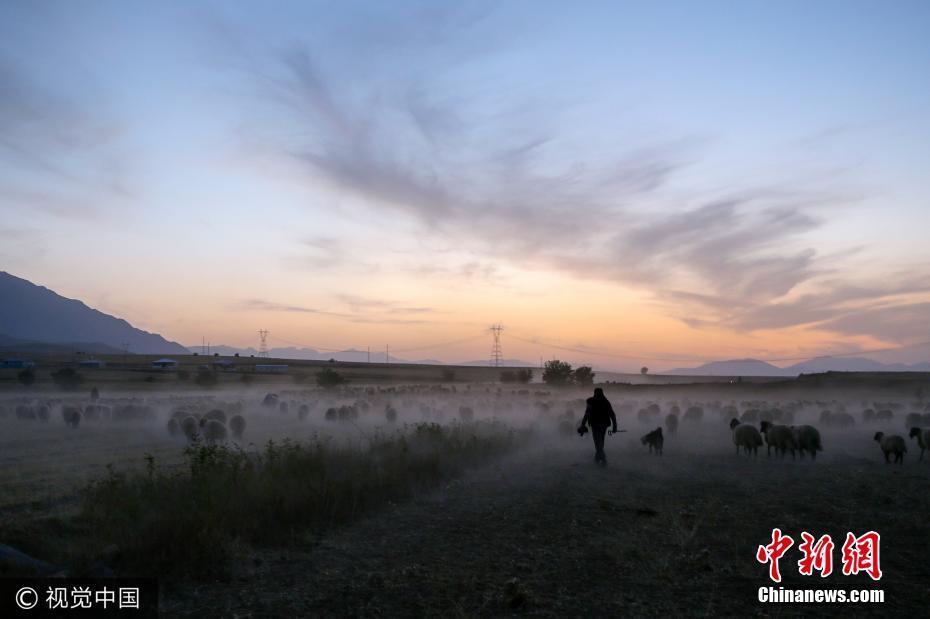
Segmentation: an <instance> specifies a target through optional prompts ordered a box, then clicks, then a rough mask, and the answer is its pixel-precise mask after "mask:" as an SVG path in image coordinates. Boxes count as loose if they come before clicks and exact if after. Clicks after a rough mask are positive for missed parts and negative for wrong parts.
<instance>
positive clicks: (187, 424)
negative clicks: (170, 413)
mask: <svg viewBox="0 0 930 619" xmlns="http://www.w3.org/2000/svg"><path fill="white" fill-rule="evenodd" d="M181 431H182V432H184V436H186V437H187V440H189V441H194V440H197V435H198V433H199V431H200V424H199V423H198V422H197V418H196V417H194V416H193V415H188V416H187V417H185V418H184V419H182V420H181Z"/></svg>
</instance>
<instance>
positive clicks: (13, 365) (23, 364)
mask: <svg viewBox="0 0 930 619" xmlns="http://www.w3.org/2000/svg"><path fill="white" fill-rule="evenodd" d="M35 366H36V364H35V361H27V360H26V359H4V360H3V361H0V368H6V369H8V370H25V369H27V368H34V367H35Z"/></svg>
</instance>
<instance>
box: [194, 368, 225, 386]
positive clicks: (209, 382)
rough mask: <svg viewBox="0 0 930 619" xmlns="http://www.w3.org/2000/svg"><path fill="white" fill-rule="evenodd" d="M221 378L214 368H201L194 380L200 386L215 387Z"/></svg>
mask: <svg viewBox="0 0 930 619" xmlns="http://www.w3.org/2000/svg"><path fill="white" fill-rule="evenodd" d="M219 380H220V379H219V377H218V376H217V375H216V372H214V371H213V370H200V371H199V372H197V378H195V379H194V382H195V383H197V386H198V387H206V388H209V387H215V386H216V384H217V383H218V382H219Z"/></svg>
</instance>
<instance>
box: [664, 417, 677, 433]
mask: <svg viewBox="0 0 930 619" xmlns="http://www.w3.org/2000/svg"><path fill="white" fill-rule="evenodd" d="M665 429H666V430H668V433H669V434H675V432H676V431H677V430H678V415H676V414H675V413H669V414H668V415H666V416H665Z"/></svg>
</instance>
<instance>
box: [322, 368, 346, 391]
mask: <svg viewBox="0 0 930 619" xmlns="http://www.w3.org/2000/svg"><path fill="white" fill-rule="evenodd" d="M347 382H349V381H348V380H347V379H346V377H345V376H343V375H342V374H340V373H339V372H337V371H336V370H334V369H332V368H323V369H322V370H320V371H319V372H317V374H316V384H317V385H319V386H320V387H327V388H329V387H338V386H339V385H342V384H343V383H347Z"/></svg>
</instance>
